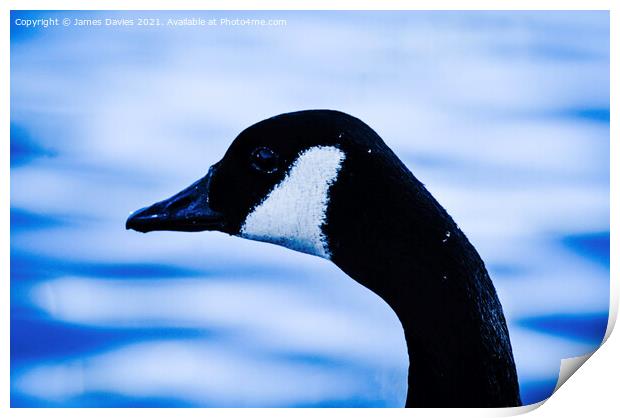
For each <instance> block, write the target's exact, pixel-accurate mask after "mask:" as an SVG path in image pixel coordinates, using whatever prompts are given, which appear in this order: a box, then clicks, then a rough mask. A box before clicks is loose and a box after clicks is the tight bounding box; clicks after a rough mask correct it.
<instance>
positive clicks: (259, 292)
mask: <svg viewBox="0 0 620 418" xmlns="http://www.w3.org/2000/svg"><path fill="white" fill-rule="evenodd" d="M199 15H200V16H203V17H205V18H213V17H215V18H218V19H219V18H220V17H229V18H236V17H259V18H265V19H286V20H287V25H286V26H284V27H211V28H196V27H184V28H178V27H177V28H171V27H168V26H165V25H163V26H158V27H148V28H143V27H142V28H141V27H133V28H109V27H99V28H92V27H91V28H76V27H67V28H65V27H50V28H47V29H45V28H38V29H25V28H23V27H20V26H17V25H15V19H16V18H33V19H34V18H38V17H59V18H60V19H62V18H64V17H71V18H73V17H81V18H88V17H99V18H106V17H112V18H121V17H126V18H134V19H137V18H138V17H156V18H159V19H160V20H161V21H162V22H165V21H166V20H167V19H168V18H169V17H172V18H182V17H192V16H194V17H196V16H199ZM11 19H12V27H11V404H12V406H16V407H32V406H71V407H72V406H87V407H91V406H106V407H107V406H116V407H177V406H335V407H340V406H360V407H365V406H400V405H402V403H403V402H404V395H405V391H406V372H407V361H408V359H407V356H406V348H405V344H404V339H403V335H402V328H401V327H400V324H399V323H398V320H397V319H396V317H395V315H394V313H393V312H392V311H391V310H390V309H389V308H388V307H387V305H386V304H385V303H383V301H381V300H380V299H379V298H378V297H376V296H375V295H373V294H372V293H371V292H369V291H367V290H366V289H364V288H363V287H361V286H359V285H357V284H356V283H355V282H353V281H352V280H350V279H349V278H347V277H346V275H344V274H343V273H342V272H340V271H339V270H338V269H337V268H335V267H334V266H333V265H331V264H330V263H328V262H326V261H325V260H321V259H318V258H315V257H311V256H307V255H303V254H297V253H293V252H291V251H288V250H286V249H283V248H279V247H276V246H272V245H268V244H261V243H255V242H249V241H244V240H241V239H238V238H232V237H228V236H225V235H223V234H217V233H202V234H180V233H153V234H148V235H142V234H137V233H134V232H130V231H125V229H124V222H125V219H126V217H127V215H128V213H129V212H130V211H132V210H135V209H137V208H139V207H142V206H144V205H146V204H149V203H151V202H154V201H157V200H160V199H162V198H164V197H167V196H169V195H171V194H173V193H174V192H176V191H178V190H180V189H181V188H182V187H185V186H186V185H188V184H190V183H191V182H192V181H193V180H195V179H197V178H199V177H201V176H202V175H204V173H205V172H206V170H207V169H208V167H209V165H210V164H212V163H213V162H215V161H217V160H219V158H221V156H222V155H223V153H224V151H225V150H226V148H227V146H228V144H229V143H230V142H231V141H232V139H234V137H235V136H236V135H237V134H238V133H239V132H240V131H241V130H242V129H243V128H245V127H246V126H248V125H250V124H251V123H253V122H256V121H259V120H261V119H263V118H265V117H268V116H272V115H275V114H278V113H282V112H287V111H292V110H298V109H305V108H333V109H340V110H343V111H346V112H348V113H351V114H353V115H356V116H358V117H360V118H362V119H363V120H364V121H366V122H367V123H368V124H370V125H371V126H372V127H373V128H375V129H376V130H377V131H378V132H379V134H380V135H381V136H382V137H383V138H384V139H385V141H386V142H387V143H388V144H389V145H390V146H391V147H392V148H393V149H394V151H395V152H396V153H397V154H398V155H399V156H401V158H402V159H403V161H405V163H406V164H407V165H408V166H409V167H410V169H411V170H412V171H413V172H414V173H415V174H416V176H417V177H418V178H419V179H420V180H421V181H422V182H424V184H426V186H427V187H428V188H429V190H430V191H431V192H432V193H433V194H434V195H435V196H436V197H437V198H438V200H439V201H440V202H441V203H442V204H443V205H444V206H445V207H446V209H447V210H448V212H449V213H451V214H452V216H453V217H454V218H455V220H456V221H457V222H458V224H459V226H460V227H461V229H462V230H463V231H465V232H466V234H467V235H468V237H469V238H470V240H471V241H472V242H473V243H474V245H475V246H476V248H477V249H478V250H479V252H480V254H481V255H482V257H483V259H484V260H485V262H486V264H487V267H488V269H489V272H490V274H491V277H492V278H493V280H494V283H495V285H496V287H497V290H498V293H499V296H500V298H501V300H502V303H503V307H504V311H505V314H506V317H507V320H508V325H509V328H510V333H511V339H512V344H513V348H514V355H515V360H516V363H517V369H518V374H519V380H520V385H521V393H522V398H523V400H524V402H525V403H532V402H537V401H539V400H542V399H545V398H547V397H548V396H549V395H550V394H551V393H552V391H553V389H554V387H555V385H556V381H557V377H558V372H559V367H560V360H561V359H563V358H568V357H574V356H578V355H583V354H586V353H589V352H591V351H593V350H595V349H596V348H597V347H598V345H599V344H600V341H601V340H602V337H603V335H604V333H605V329H606V326H607V317H608V307H609V262H610V260H609V259H610V256H609V141H610V138H609V16H608V14H607V13H605V12H492V13H491V12H449V13H446V12H397V13H393V12H379V13H373V12H13V13H12V16H11ZM411 361H413V362H415V359H411Z"/></svg>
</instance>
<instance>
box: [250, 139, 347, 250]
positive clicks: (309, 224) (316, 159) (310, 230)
mask: <svg viewBox="0 0 620 418" xmlns="http://www.w3.org/2000/svg"><path fill="white" fill-rule="evenodd" d="M344 158H345V155H344V153H343V152H342V151H341V150H339V149H338V148H336V147H326V146H318V147H312V148H309V149H308V150H306V151H304V152H303V153H302V154H301V155H300V156H299V157H298V158H297V160H295V162H294V163H293V165H292V166H291V169H290V171H289V173H288V174H287V175H286V177H285V178H284V180H282V182H281V183H280V184H278V185H276V186H275V187H274V188H273V190H272V191H271V192H270V193H269V194H268V195H267V197H266V198H265V199H264V200H263V201H262V202H261V203H259V204H258V205H257V206H256V208H254V210H253V211H252V212H251V213H250V214H249V215H248V217H247V218H246V219H245V223H244V224H243V226H242V227H241V232H240V235H241V236H242V237H244V238H248V239H252V240H256V241H265V242H270V243H273V244H278V245H282V246H284V247H287V248H290V249H293V250H296V251H300V252H303V253H308V254H313V255H318V256H319V257H323V258H327V259H329V258H330V257H331V253H330V251H329V248H328V245H327V240H326V239H325V235H324V234H323V231H322V229H321V227H322V226H323V224H324V223H325V212H326V210H327V205H328V203H329V193H328V192H329V187H330V186H331V185H332V184H333V183H334V181H335V180H336V177H337V176H338V171H339V170H340V167H341V164H342V162H343V161H344Z"/></svg>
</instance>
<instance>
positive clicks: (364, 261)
mask: <svg viewBox="0 0 620 418" xmlns="http://www.w3.org/2000/svg"><path fill="white" fill-rule="evenodd" d="M360 123H361V122H360ZM340 135H341V140H342V147H343V148H345V153H346V156H347V157H346V159H345V161H344V163H343V166H342V168H341V170H340V173H339V176H338V180H337V182H336V183H335V184H334V185H333V186H332V189H331V191H330V204H329V209H328V213H327V223H326V225H325V226H324V231H325V233H326V236H327V237H328V242H329V247H330V250H331V252H332V261H333V262H334V263H335V264H337V265H338V266H339V267H340V268H341V269H342V270H343V271H344V272H345V273H347V274H348V275H349V276H350V277H352V278H353V279H355V280H356V281H358V282H359V283H361V284H362V285H364V286H366V287H367V288H369V289H370V290H372V291H373V292H375V293H376V294H378V295H379V296H380V297H382V298H383V299H384V300H385V301H386V302H387V303H388V304H389V305H390V306H391V307H392V309H393V310H394V311H395V312H396V314H397V316H398V318H399V319H400V321H401V323H402V325H403V328H404V332H405V338H406V340H407V347H408V352H409V361H410V366H409V379H408V383H409V390H408V395H407V403H406V406H408V407H411V406H435V407H436V406H441V407H466V406H469V407H505V406H518V405H520V404H521V401H520V396H519V386H518V381H517V375H516V370H515V365H514V360H513V356H512V349H511V345H510V339H509V336H508V329H507V327H506V322H505V319H504V315H503V312H502V307H501V304H500V302H499V300H498V297H497V294H496V292H495V289H494V287H493V284H492V282H491V279H490V278H489V275H488V273H487V270H486V268H485V266H484V263H483V261H482V259H481V258H480V256H479V255H478V253H477V251H476V250H475V248H474V247H473V246H472V245H471V243H470V242H469V240H468V239H467V237H466V236H465V234H464V233H463V232H462V231H461V230H460V229H459V228H458V226H457V225H456V224H455V222H454V221H453V220H452V218H451V217H450V216H449V215H448V214H447V213H446V211H445V210H444V209H443V208H442V207H441V205H440V204H439V203H438V202H437V201H436V200H435V199H434V198H433V197H432V196H431V194H430V193H429V192H428V191H427V190H426V188H425V187H424V185H423V184H422V183H420V182H419V181H418V180H417V179H416V178H415V177H414V175H413V174H412V173H411V172H410V171H409V170H408V169H407V168H406V167H405V165H404V164H403V163H402V162H401V161H400V160H399V159H398V158H397V157H396V155H395V154H394V153H393V152H392V151H391V150H390V149H389V148H388V147H387V145H385V143H384V142H383V141H382V140H381V139H380V138H379V137H378V135H377V134H376V133H374V131H372V130H371V129H370V128H369V127H367V126H366V125H364V124H362V125H359V126H358V125H356V124H352V125H349V126H348V127H347V128H346V129H344V130H343V131H342V132H341V134H340Z"/></svg>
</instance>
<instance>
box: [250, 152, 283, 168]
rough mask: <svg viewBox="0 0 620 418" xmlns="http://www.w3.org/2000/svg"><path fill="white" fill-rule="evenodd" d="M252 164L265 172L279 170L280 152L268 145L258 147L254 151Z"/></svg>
mask: <svg viewBox="0 0 620 418" xmlns="http://www.w3.org/2000/svg"><path fill="white" fill-rule="evenodd" d="M252 166H253V167H254V168H255V169H257V170H259V171H263V172H265V173H275V172H276V171H278V154H276V153H275V152H273V151H272V150H271V149H269V148H267V147H260V148H256V149H255V150H254V152H252Z"/></svg>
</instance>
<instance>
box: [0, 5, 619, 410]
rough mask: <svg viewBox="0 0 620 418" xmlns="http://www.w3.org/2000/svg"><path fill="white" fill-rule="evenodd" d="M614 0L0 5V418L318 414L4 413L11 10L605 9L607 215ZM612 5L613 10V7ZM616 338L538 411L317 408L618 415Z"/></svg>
mask: <svg viewBox="0 0 620 418" xmlns="http://www.w3.org/2000/svg"><path fill="white" fill-rule="evenodd" d="M618 4H620V3H618V2H617V1H613V0H590V1H584V0H538V1H536V0H474V1H471V0H470V1H467V2H464V1H463V0H435V1H432V0H426V1H420V0H418V1H414V0H310V1H309V0H178V1H170V0H167V1H166V0H150V1H148V2H146V1H144V0H142V1H140V0H125V1H122V0H88V1H85V0H63V1H60V0H20V1H18V0H4V1H1V2H0V10H1V11H2V17H1V18H0V33H1V34H2V37H1V40H0V42H1V44H0V45H1V48H0V51H1V52H0V53H1V54H2V59H0V74H1V82H0V97H1V100H2V101H1V102H0V126H1V127H2V131H1V133H0V135H1V143H0V144H1V145H0V146H1V148H0V170H1V171H0V200H1V201H2V205H1V206H0V229H1V230H2V233H3V240H2V242H1V253H0V254H1V258H0V269H1V272H2V275H1V276H0V277H2V278H3V281H2V292H1V297H2V299H1V303H0V309H1V313H0V370H1V373H0V415H1V416H10V417H12V416H35V415H36V416H40V415H45V416H58V417H60V416H62V417H65V416H82V415H84V414H88V415H91V416H101V417H107V416H109V415H111V414H114V416H123V417H125V416H136V415H142V414H148V416H149V417H161V416H168V415H172V414H174V415H175V416H182V417H188V416H192V417H193V416H201V417H202V416H204V415H205V414H209V415H210V416H214V415H215V416H222V417H224V416H225V417H232V416H237V415H239V414H243V415H246V414H247V415H253V416H264V417H276V418H277V417H288V416H290V415H291V413H293V412H294V413H295V415H296V416H307V417H310V416H313V415H315V414H316V413H317V411H315V410H313V409H299V410H295V411H291V410H289V409H210V410H203V409H174V410H168V409H148V410H147V409H139V408H136V409H94V408H93V409H10V408H9V407H8V406H9V402H10V394H9V390H10V373H9V370H10V369H9V367H10V358H9V337H10V334H9V315H10V284H9V277H10V274H9V271H10V270H9V259H10V245H9V214H10V211H9V207H10V202H9V197H10V193H9V192H10V180H9V175H10V152H9V126H10V123H9V120H10V116H9V111H8V110H9V108H10V96H9V88H10V81H9V74H10V62H9V59H10V54H9V51H10V24H9V23H10V19H9V13H10V10H12V9H13V10H27V9H30V10H57V9H61V10H199V9H206V10H610V18H611V43H610V50H611V71H610V76H611V86H610V87H611V90H610V92H611V115H610V116H611V138H614V139H615V141H613V140H612V141H611V156H610V163H611V189H612V191H614V187H616V190H615V193H614V192H612V194H611V197H610V202H611V212H610V213H611V214H618V213H620V204H619V198H618V190H617V187H618V185H619V184H620V182H619V181H618V180H619V178H618V176H619V175H620V174H619V173H620V169H618V168H617V163H618V162H619V159H618V149H619V147H618V144H617V143H616V142H617V141H618V140H620V131H619V130H618V120H619V118H618V116H619V112H618V106H617V105H618V100H617V98H618V83H617V74H620V66H619V65H618V56H619V53H620V51H618V50H617V48H618V45H620V42H618V34H619V28H618V26H619V23H620V18H619V10H620V7H619V6H618ZM614 6H615V7H614ZM617 231H618V222H617V216H616V217H614V216H613V215H612V217H611V260H612V263H611V277H612V278H614V279H613V280H612V281H611V301H610V302H611V303H610V318H611V319H610V324H609V326H608V329H607V334H606V338H608V337H609V336H610V333H611V330H612V329H613V325H614V324H615V320H616V316H617V311H618V296H619V295H618V291H619V289H618V280H617V279H618V273H619V271H618V268H617V264H616V263H615V260H616V259H617V255H618V249H619V248H620V247H619V245H618V236H617V235H616V232H617ZM618 354H620V340H619V337H618V336H617V335H616V336H615V337H614V338H611V339H609V340H608V341H607V342H606V343H605V344H604V346H603V347H602V348H601V349H599V350H598V351H597V352H596V353H595V354H594V355H593V356H592V359H591V360H589V361H588V363H587V364H588V366H587V367H585V368H582V370H580V371H579V372H578V376H577V377H574V378H571V379H569V380H568V382H567V383H566V385H565V386H563V387H562V388H560V390H559V391H558V392H557V393H556V394H554V395H553V396H552V397H551V398H550V400H549V401H548V402H547V403H546V405H545V407H544V408H539V409H537V406H540V405H541V404H542V403H543V402H541V403H539V404H536V405H530V406H526V407H521V408H514V409H460V410H450V409H432V410H431V409H426V410H423V411H422V410H419V409H409V410H404V409H402V410H401V409H387V410H373V409H366V410H363V409H338V410H322V411H320V412H319V413H321V414H328V415H336V414H337V415H347V416H356V417H366V416H375V415H379V414H380V415H381V416H393V415H402V414H407V415H411V416H420V415H419V414H422V415H423V416H439V417H441V416H455V415H458V416H459V417H481V416H482V417H486V416H510V415H516V414H520V413H525V412H527V411H531V410H534V409H537V410H536V412H534V414H536V416H540V417H549V416H565V415H570V416H573V415H580V416H583V415H584V414H588V415H589V416H596V417H606V416H615V414H616V413H617V411H618V404H619V403H620V402H619V401H618V394H617V392H618V389H617V385H616V376H617V377H620V360H619V359H618V357H619V356H618Z"/></svg>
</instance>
